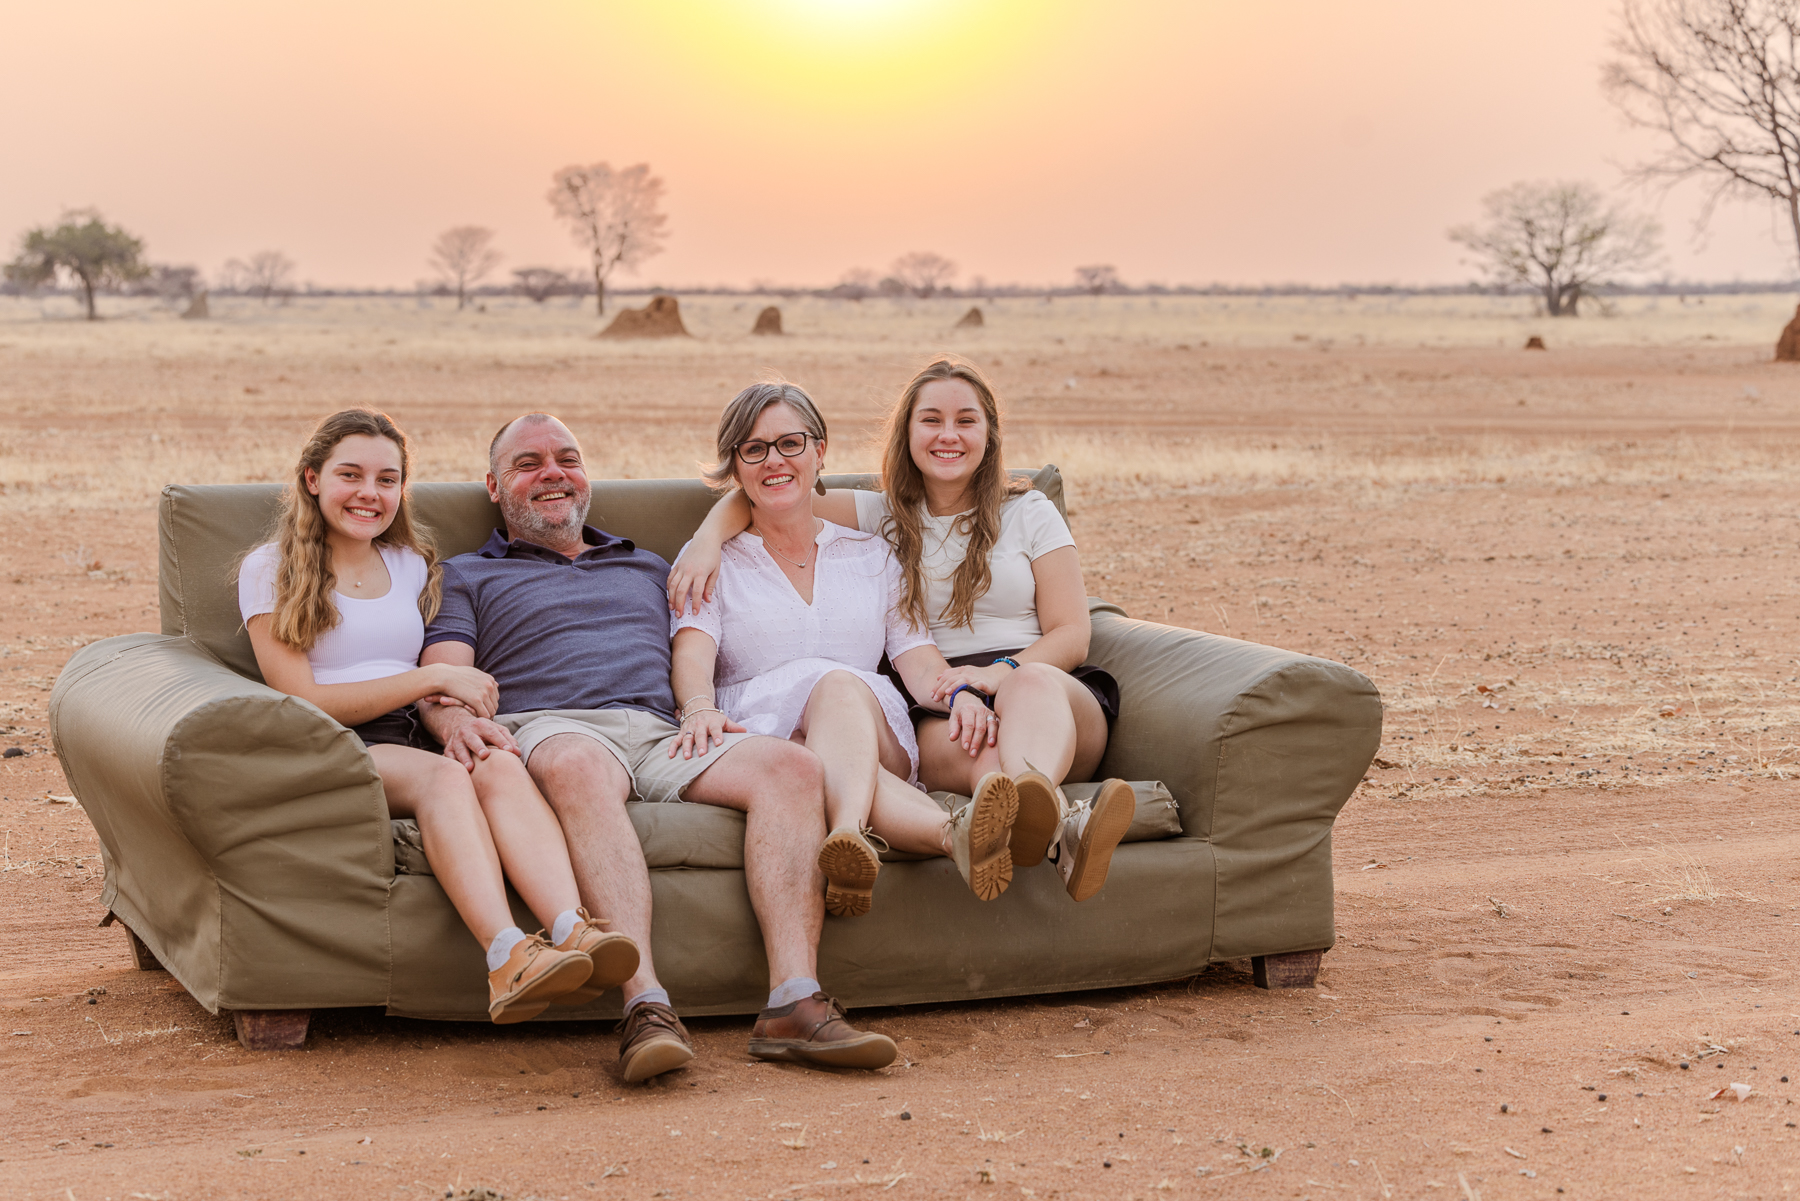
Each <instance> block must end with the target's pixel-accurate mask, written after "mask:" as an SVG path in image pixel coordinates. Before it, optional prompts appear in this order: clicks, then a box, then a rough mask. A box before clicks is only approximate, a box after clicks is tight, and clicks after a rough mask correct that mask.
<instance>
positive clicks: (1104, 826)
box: [1068, 780, 1137, 901]
mask: <svg viewBox="0 0 1800 1201" xmlns="http://www.w3.org/2000/svg"><path fill="white" fill-rule="evenodd" d="M1136 816H1137V794H1136V793H1134V792H1133V791H1132V790H1131V785H1129V784H1127V783H1125V781H1123V780H1108V781H1107V782H1106V783H1104V784H1102V785H1101V786H1100V791H1099V792H1097V793H1096V794H1094V800H1093V815H1092V816H1091V817H1089V818H1088V824H1087V829H1085V830H1083V831H1082V832H1081V845H1080V847H1079V848H1077V849H1076V852H1075V868H1074V870H1073V871H1071V872H1070V873H1069V882H1068V889H1069V895H1070V896H1071V897H1073V898H1074V899H1075V900H1077V901H1085V900H1087V899H1088V898H1089V897H1091V896H1093V895H1094V894H1095V893H1097V892H1099V891H1100V890H1101V889H1102V888H1104V887H1106V874H1107V873H1108V872H1109V871H1111V870H1112V857H1113V852H1114V851H1116V850H1118V848H1119V840H1120V839H1122V838H1124V837H1125V832H1126V831H1127V830H1129V829H1131V821H1132V818H1134V817H1136Z"/></svg>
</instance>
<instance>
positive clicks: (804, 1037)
mask: <svg viewBox="0 0 1800 1201" xmlns="http://www.w3.org/2000/svg"><path fill="white" fill-rule="evenodd" d="M750 1054H752V1055H754V1056H756V1058H758V1059H774V1060H780V1061H782V1062H784V1063H798V1064H804V1065H805V1066H806V1067H810V1068H866V1069H873V1068H885V1067H886V1066H887V1065H888V1064H890V1063H892V1062H894V1059H895V1057H896V1056H898V1055H899V1054H900V1051H899V1049H898V1048H897V1047H895V1046H894V1040H893V1039H891V1038H889V1037H888V1036H887V1035H885V1034H874V1033H872V1032H869V1031H866V1030H858V1029H856V1027H854V1026H852V1025H851V1024H850V1023H849V1022H847V1021H845V1020H844V1007H843V1006H841V1005H839V1004H838V1003H837V1002H836V1001H834V1000H832V999H831V998H830V997H828V996H826V995H825V994H824V993H822V992H816V993H814V994H813V995H812V996H810V997H805V998H802V999H801V1000H798V1001H794V1002H791V1003H789V1004H787V1005H783V1006H781V1007H780V1008H778V1009H765V1010H763V1011H762V1012H761V1013H759V1014H757V1015H756V1026H755V1027H754V1028H753V1029H752V1030H751V1031H750Z"/></svg>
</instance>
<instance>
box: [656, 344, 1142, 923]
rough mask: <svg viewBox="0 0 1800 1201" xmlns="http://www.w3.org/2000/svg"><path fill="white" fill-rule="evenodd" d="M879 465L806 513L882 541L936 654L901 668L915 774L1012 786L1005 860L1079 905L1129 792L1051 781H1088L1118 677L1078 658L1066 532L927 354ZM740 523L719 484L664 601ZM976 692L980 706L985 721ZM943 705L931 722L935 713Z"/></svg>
mask: <svg viewBox="0 0 1800 1201" xmlns="http://www.w3.org/2000/svg"><path fill="white" fill-rule="evenodd" d="M881 474H882V485H883V487H884V489H885V491H884V492H867V491H861V490H838V489H832V490H831V491H829V492H822V493H821V494H820V496H819V497H818V498H817V499H815V500H813V502H812V506H811V510H810V511H811V512H815V513H817V514H819V516H820V517H821V518H823V519H825V520H826V521H827V522H834V521H835V522H841V523H843V524H844V525H845V526H854V527H857V528H860V529H862V530H864V531H868V532H871V533H880V534H881V535H883V536H884V538H885V539H886V541H887V542H888V543H890V544H891V545H892V547H893V550H894V554H895V557H896V559H897V560H898V563H899V579H900V587H899V593H898V603H897V607H898V609H899V610H900V612H901V613H902V614H903V615H905V616H906V617H907V618H909V619H910V620H912V621H914V622H916V623H917V624H919V625H921V626H928V627H929V629H930V630H931V634H932V637H933V639H934V640H935V642H936V645H937V647H938V649H939V650H940V651H941V652H942V653H943V654H944V655H946V656H949V660H948V662H949V666H948V668H947V669H946V670H945V671H943V672H942V673H941V674H939V675H938V676H937V677H936V678H935V679H933V680H931V681H929V682H928V683H927V684H926V686H924V687H920V685H919V684H917V683H915V682H914V680H913V678H912V677H911V676H905V675H904V673H902V674H903V677H904V679H905V683H906V686H907V689H908V691H910V692H911V694H912V696H913V697H915V698H921V699H920V700H916V701H915V702H914V706H913V710H912V715H913V718H914V720H915V721H917V722H918V734H917V736H918V745H919V778H920V779H921V781H923V783H924V785H925V787H927V788H931V789H943V790H945V791H948V792H953V793H958V794H961V795H965V796H966V795H969V790H970V789H971V788H973V787H975V785H976V782H977V781H978V780H987V779H990V778H991V777H992V776H993V775H994V774H996V773H998V774H1001V775H1004V776H1006V777H1007V778H1008V779H1010V780H1011V781H1012V782H1013V785H1014V787H1015V790H1016V792H1017V794H1018V817H1017V819H1016V821H1015V824H1014V826H1013V829H1012V837H1011V843H1010V848H1009V850H1010V860H1011V863H1010V865H1009V867H1011V866H1017V867H1030V866H1032V865H1034V864H1036V863H1039V862H1040V861H1042V860H1043V859H1044V858H1045V856H1046V855H1048V856H1049V857H1050V859H1051V861H1052V862H1053V863H1054V864H1055V865H1056V868H1057V870H1058V871H1059V872H1060V873H1061V874H1062V878H1063V882H1064V886H1065V887H1066V888H1067V890H1068V893H1069V895H1070V896H1071V897H1073V898H1074V899H1075V900H1077V901H1084V900H1087V899H1088V898H1089V897H1091V896H1093V895H1094V894H1095V893H1096V892H1098V891H1099V890H1100V888H1101V887H1102V886H1103V885H1104V884H1105V883H1106V875H1107V872H1108V870H1109V869H1110V867H1111V864H1112V855H1113V851H1114V850H1115V849H1116V848H1117V846H1118V844H1119V842H1120V840H1121V839H1122V838H1123V837H1124V836H1125V832H1126V830H1128V829H1129V828H1130V826H1131V821H1132V818H1133V816H1134V815H1135V812H1136V799H1135V797H1134V796H1133V793H1132V790H1131V787H1130V785H1128V784H1126V783H1124V782H1123V781H1121V780H1107V781H1106V782H1105V783H1103V784H1102V785H1101V786H1100V789H1099V791H1098V792H1097V793H1095V795H1094V798H1093V800H1092V801H1091V802H1087V803H1084V804H1073V803H1071V802H1070V801H1069V800H1068V799H1067V798H1066V797H1065V796H1064V795H1063V792H1062V788H1061V785H1062V782H1063V781H1064V780H1089V779H1092V778H1093V773H1094V772H1095V771H1096V770H1097V769H1098V768H1099V766H1100V758H1101V756H1102V755H1103V754H1104V753H1105V751H1106V743H1107V737H1108V735H1109V733H1110V730H1111V726H1112V723H1113V722H1114V721H1115V720H1117V718H1118V715H1119V688H1118V684H1117V683H1116V682H1115V681H1114V679H1113V677H1112V676H1111V675H1109V674H1108V673H1107V672H1105V671H1103V670H1101V669H1100V668H1098V667H1095V666H1093V665H1091V664H1087V663H1085V662H1084V660H1085V659H1086V658H1087V653H1088V640H1089V637H1090V635H1091V627H1090V624H1089V620H1088V610H1087V589H1086V588H1085V587H1084V585H1083V583H1082V578H1081V563H1080V560H1079V558H1078V557H1077V555H1076V550H1075V539H1074V538H1073V537H1072V536H1071V535H1070V533H1069V527H1068V525H1067V524H1066V523H1065V522H1064V521H1063V519H1062V515H1061V514H1060V513H1058V512H1057V510H1056V506H1055V505H1054V504H1052V503H1051V501H1050V500H1049V499H1048V498H1047V497H1045V496H1044V495H1043V493H1041V492H1035V491H1032V490H1030V489H1029V488H1028V487H1027V486H1026V485H1025V482H1024V481H1022V480H1012V479H1010V478H1009V477H1008V475H1007V473H1006V470H1005V468H1004V466H1003V464H1002V460H1001V451H1000V412H999V405H998V404H997V402H996V401H995V399H994V391H993V388H992V387H991V386H989V384H988V382H987V380H986V379H985V378H983V376H982V374H981V372H980V371H978V370H977V369H976V368H975V367H974V366H973V365H972V364H969V363H966V362H963V361H961V360H959V359H953V358H941V359H938V360H937V361H935V362H933V363H931V364H930V365H929V366H927V367H926V368H925V369H924V370H923V371H921V372H919V373H918V374H917V375H916V376H914V377H913V379H912V381H911V382H910V383H908V384H907V386H906V389H905V390H904V391H903V392H902V393H901V395H900V399H899V402H898V403H897V404H896V405H895V406H894V408H893V411H892V412H891V413H890V415H889V418H888V422H887V431H886V435H885V437H884V450H883V456H882V473H881ZM745 519H746V515H745V510H744V509H743V507H742V504H741V502H740V501H739V500H738V499H737V498H736V497H735V496H728V497H726V498H725V499H723V500H721V501H720V502H719V503H718V504H717V505H716V506H714V508H713V511H712V513H711V515H709V516H708V517H707V519H706V521H705V522H704V523H703V524H702V525H701V527H700V529H699V530H698V531H697V532H696V533H695V535H694V538H693V541H692V542H691V543H690V544H689V546H688V548H687V549H686V550H684V551H683V552H682V554H681V558H680V559H679V560H678V561H677V562H676V564H675V567H674V569H673V570H672V571H671V572H670V573H669V602H670V607H671V608H673V609H674V610H675V611H676V612H677V613H680V612H681V611H682V610H683V609H684V608H685V607H686V605H687V602H688V599H689V596H690V595H693V596H694V597H695V599H696V603H698V602H699V601H700V600H702V599H703V598H704V597H705V596H707V595H709V594H710V593H711V590H712V589H713V587H714V585H713V583H712V579H713V573H714V572H715V571H717V570H718V568H717V567H716V565H717V564H718V562H719V558H718V552H717V551H716V549H714V548H716V547H717V546H718V545H719V543H720V541H721V540H722V539H723V538H726V537H730V536H731V535H732V534H733V533H735V532H736V531H738V530H741V529H743V528H744V523H745ZM721 578H722V577H721ZM976 698H978V699H979V700H980V701H981V702H984V703H985V705H989V706H992V712H991V714H989V715H988V716H989V720H988V721H986V722H985V723H983V722H982V721H981V720H980V717H981V714H978V713H973V712H972V708H971V707H970V706H972V703H973V701H974V699H976ZM952 700H954V701H956V702H957V703H956V704H955V705H954V707H953V708H952V709H951V712H950V713H949V714H948V716H947V717H946V715H945V714H943V713H942V712H941V711H938V710H939V708H940V707H941V706H942V705H944V704H945V703H946V702H949V701H952ZM970 716H973V717H974V719H975V720H973V721H971V720H969V717H970Z"/></svg>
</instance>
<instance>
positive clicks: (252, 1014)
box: [231, 1009, 312, 1051]
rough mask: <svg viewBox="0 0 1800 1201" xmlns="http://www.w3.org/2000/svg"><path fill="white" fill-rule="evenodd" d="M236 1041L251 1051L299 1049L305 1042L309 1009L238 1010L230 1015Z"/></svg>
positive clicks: (310, 1011)
mask: <svg viewBox="0 0 1800 1201" xmlns="http://www.w3.org/2000/svg"><path fill="white" fill-rule="evenodd" d="M231 1020H232V1022H233V1023H235V1024H236V1026H237V1036H238V1041H239V1042H240V1043H243V1044H244V1046H246V1047H248V1048H249V1049H250V1050H252V1051H298V1050H299V1049H300V1048H301V1047H303V1046H305V1045H306V1024H307V1023H308V1022H310V1021H311V1020H312V1010H310V1009H238V1010H234V1011H233V1012H232V1014H231Z"/></svg>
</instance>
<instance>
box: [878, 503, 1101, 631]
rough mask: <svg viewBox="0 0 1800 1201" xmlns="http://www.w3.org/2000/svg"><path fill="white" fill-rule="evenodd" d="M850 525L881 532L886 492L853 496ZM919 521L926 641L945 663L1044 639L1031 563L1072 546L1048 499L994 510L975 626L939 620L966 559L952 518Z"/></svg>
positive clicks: (926, 516)
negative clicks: (996, 524) (995, 523)
mask: <svg viewBox="0 0 1800 1201" xmlns="http://www.w3.org/2000/svg"><path fill="white" fill-rule="evenodd" d="M855 495H856V524H857V525H858V526H859V527H861V528H862V529H863V530H865V531H867V532H868V533H872V534H880V533H884V531H883V529H882V523H883V522H884V520H885V519H886V518H887V515H888V500H887V494H886V493H885V492H864V491H861V490H858V491H857V492H856V494H855ZM921 516H922V517H923V518H924V523H923V526H924V528H923V533H924V541H925V547H924V554H923V556H922V558H923V562H922V564H921V566H922V567H923V569H924V572H925V581H926V591H925V612H926V615H927V617H929V618H930V621H931V637H932V640H933V641H934V642H936V643H937V646H938V650H940V651H942V652H943V655H944V657H945V658H946V659H953V658H955V657H956V656H958V655H975V654H982V653H985V652H987V651H996V652H997V651H1008V650H1020V649H1023V648H1024V647H1027V646H1030V645H1031V644H1032V643H1034V642H1036V641H1037V640H1038V639H1039V638H1041V637H1043V635H1044V629H1043V627H1042V626H1040V625H1039V624H1038V614H1037V577H1035V576H1033V575H1032V574H1031V564H1032V561H1033V560H1035V559H1037V558H1039V557H1041V556H1043V555H1047V554H1049V553H1050V552H1051V551H1053V550H1061V549H1062V548H1063V547H1065V546H1074V545H1075V538H1074V536H1073V535H1072V534H1070V533H1069V525H1068V523H1067V522H1066V521H1064V520H1063V518H1062V514H1061V513H1058V512H1057V511H1056V505H1055V503H1054V502H1053V501H1051V499H1050V498H1049V497H1048V496H1045V495H1044V494H1043V493H1042V492H1039V491H1038V490H1037V489H1035V488H1033V489H1032V490H1031V491H1029V492H1026V493H1022V494H1021V495H1019V496H1015V497H1012V498H1010V499H1008V500H1007V501H1006V503H1004V504H1002V505H1001V506H1000V536H999V537H998V538H996V539H994V549H993V551H992V552H991V553H990V554H989V555H988V565H989V568H990V570H991V571H992V572H993V581H994V582H993V584H992V585H991V586H989V588H988V590H987V594H986V595H985V596H979V597H977V598H975V615H974V623H973V624H972V625H967V626H951V625H947V624H946V623H945V622H944V619H943V617H942V616H941V614H942V613H943V611H944V607H945V606H946V605H948V604H949V603H950V595H951V593H952V592H953V591H954V589H955V584H954V578H955V575H956V569H957V568H958V567H959V566H961V564H962V561H963V556H964V555H966V554H967V553H968V549H969V538H968V535H967V534H960V533H957V532H956V530H955V528H954V527H955V524H956V518H955V517H933V516H932V515H931V514H929V513H924V514H921Z"/></svg>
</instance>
